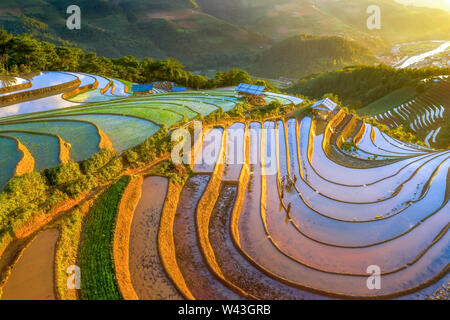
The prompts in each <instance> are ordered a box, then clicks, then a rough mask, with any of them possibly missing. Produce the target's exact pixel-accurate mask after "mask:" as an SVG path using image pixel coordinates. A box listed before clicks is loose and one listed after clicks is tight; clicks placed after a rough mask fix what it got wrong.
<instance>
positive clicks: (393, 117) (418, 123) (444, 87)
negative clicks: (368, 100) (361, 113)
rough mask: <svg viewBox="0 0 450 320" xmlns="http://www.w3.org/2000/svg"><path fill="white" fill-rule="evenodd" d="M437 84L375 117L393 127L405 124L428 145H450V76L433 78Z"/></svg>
mask: <svg viewBox="0 0 450 320" xmlns="http://www.w3.org/2000/svg"><path fill="white" fill-rule="evenodd" d="M431 81H433V82H434V83H433V86H432V87H431V88H430V89H429V90H427V91H426V92H424V93H422V94H420V95H418V96H416V97H414V98H412V99H411V100H408V101H406V102H404V103H402V104H401V105H398V106H396V107H395V108H392V109H389V110H388V111H386V112H384V113H380V114H376V115H375V116H374V118H375V119H376V120H377V121H378V122H380V123H383V124H386V125H387V126H388V127H390V128H395V127H398V126H404V127H406V128H408V129H410V130H412V131H413V132H414V133H415V134H417V135H418V136H419V137H420V138H421V139H423V140H424V141H425V143H426V144H427V145H428V146H433V147H436V148H448V147H449V132H450V131H449V130H450V128H449V123H450V121H449V110H450V81H449V79H448V78H447V77H441V78H435V79H432V80H431Z"/></svg>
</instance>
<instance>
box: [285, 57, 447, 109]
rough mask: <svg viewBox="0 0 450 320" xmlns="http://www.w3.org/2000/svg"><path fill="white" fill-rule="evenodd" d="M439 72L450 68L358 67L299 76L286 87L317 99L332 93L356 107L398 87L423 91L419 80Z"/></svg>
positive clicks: (445, 71)
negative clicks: (292, 83)
mask: <svg viewBox="0 0 450 320" xmlns="http://www.w3.org/2000/svg"><path fill="white" fill-rule="evenodd" d="M442 74H450V69H442V68H422V69H394V68H391V67H388V66H384V65H380V66H376V67H369V66H361V67H353V68H346V69H343V70H336V71H331V72H326V73H320V74H316V75H311V76H308V77H305V78H302V79H300V80H299V81H298V83H297V84H295V85H294V86H292V87H291V88H289V89H288V92H289V93H301V94H304V95H305V96H309V97H312V98H316V99H319V98H321V97H322V96H323V95H324V94H327V93H333V94H335V95H338V96H339V98H340V99H341V100H342V102H343V103H344V104H345V105H349V106H352V107H353V108H355V109H358V108H361V107H363V106H365V105H368V104H370V103H371V102H374V101H376V100H378V99H380V98H382V97H384V96H386V95H387V94H389V93H391V92H393V91H395V90H397V89H400V88H404V87H413V88H416V90H417V92H418V93H420V92H421V91H423V90H424V88H423V86H424V84H423V83H422V81H421V80H422V79H424V78H427V77H430V76H433V75H442Z"/></svg>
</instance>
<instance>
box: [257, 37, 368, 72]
mask: <svg viewBox="0 0 450 320" xmlns="http://www.w3.org/2000/svg"><path fill="white" fill-rule="evenodd" d="M374 62H376V58H375V57H374V56H373V54H372V53H371V52H370V51H369V50H368V49H367V48H366V47H364V46H362V45H360V44H358V43H357V42H356V41H351V40H347V39H345V38H343V37H338V36H313V35H298V36H294V37H291V38H289V39H286V40H284V41H282V42H280V43H278V44H275V45H274V46H273V47H272V48H270V49H268V50H267V51H266V52H265V53H263V54H262V55H261V56H260V57H259V58H258V60H257V62H256V63H255V64H254V65H252V66H251V67H250V68H249V70H250V71H251V72H252V74H255V75H258V76H263V77H271V78H276V77H280V76H284V77H289V78H301V77H303V76H305V75H308V74H312V73H317V72H322V71H324V70H328V71H330V70H336V69H341V68H344V67H347V66H352V65H360V64H373V63H374Z"/></svg>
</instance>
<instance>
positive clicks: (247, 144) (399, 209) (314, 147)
mask: <svg viewBox="0 0 450 320" xmlns="http://www.w3.org/2000/svg"><path fill="white" fill-rule="evenodd" d="M386 1H387V0H386ZM119 2H120V1H117V3H119ZM136 2H139V1H136ZM174 2H175V1H174ZM187 2H189V4H188V5H185V4H183V5H180V7H177V6H174V8H176V9H173V11H172V7H168V8H165V7H164V5H163V4H161V5H160V6H161V8H162V9H165V10H162V9H161V10H156V9H155V10H153V9H152V10H149V11H147V12H145V14H144V11H145V10H144V9H145V8H146V7H145V5H144V4H142V7H139V6H136V7H133V8H134V9H135V11H136V12H137V13H136V16H135V19H136V21H137V22H136V23H141V24H140V26H141V27H142V28H143V30H147V29H145V26H147V25H146V24H145V23H153V24H155V25H152V26H153V27H155V28H156V26H159V27H158V28H160V29H158V30H166V29H164V28H169V29H170V28H175V29H176V30H178V31H177V32H178V33H179V34H178V36H179V37H181V38H176V37H175V36H173V35H172V37H173V39H178V40H179V45H180V49H179V50H180V51H183V50H187V49H186V47H185V44H186V42H184V41H182V40H180V39H184V38H183V37H184V36H186V37H187V36H188V35H189V34H192V33H195V32H199V31H198V30H199V28H202V27H204V26H205V25H208V24H212V23H213V22H211V21H209V19H213V20H214V19H216V20H214V21H215V22H214V23H217V24H219V26H222V27H223V28H219V27H217V29H220V30H221V32H225V31H227V29H226V28H231V29H232V32H235V33H236V37H235V38H236V39H238V38H239V39H241V40H242V39H244V38H245V37H249V38H245V39H246V40H245V42H251V41H254V42H252V45H251V48H253V49H255V48H257V47H259V48H260V49H258V50H261V53H259V54H258V58H255V59H253V60H251V61H252V62H251V63H250V62H248V61H247V60H245V59H246V58H245V59H244V58H243V60H242V61H239V62H237V61H238V60H237V57H238V56H242V51H239V50H241V49H242V50H243V51H245V50H247V49H248V48H247V49H246V48H242V47H239V44H238V43H230V47H233V49H236V50H237V51H236V54H235V55H232V54H230V53H229V52H227V53H224V56H221V55H219V54H218V53H215V52H212V53H211V55H209V56H208V55H205V56H204V59H205V64H208V67H206V66H205V68H204V69H202V68H200V67H199V65H198V61H197V60H195V59H192V60H191V58H192V57H194V56H196V53H195V52H194V51H195V50H196V48H195V45H192V47H193V48H192V52H189V55H190V54H192V56H189V57H191V58H189V59H188V58H186V67H185V65H184V62H183V63H181V62H180V61H179V60H177V59H175V58H171V57H170V56H169V54H171V53H173V52H171V51H170V50H171V48H172V47H171V45H168V44H165V45H163V44H161V43H159V42H158V41H157V40H154V43H153V44H151V45H150V44H147V45H148V46H146V47H145V48H144V47H140V46H141V45H142V43H141V42H139V41H137V40H133V41H132V40H130V43H129V46H128V47H129V49H130V50H136V52H137V51H138V50H141V49H142V50H144V49H146V50H147V49H148V50H156V49H154V48H153V45H155V46H157V45H158V46H159V47H158V48H159V49H158V50H159V51H158V50H156V51H155V52H157V54H156V53H155V54H154V56H156V57H158V58H155V59H153V58H142V59H141V58H135V57H134V56H131V55H127V56H124V55H123V56H122V55H121V57H120V58H108V57H107V54H106V55H105V56H101V55H99V56H97V53H94V52H90V51H87V50H86V49H85V48H86V45H87V44H86V43H85V42H80V43H81V44H82V45H83V46H80V47H83V48H84V49H78V48H77V47H75V46H74V44H75V42H76V41H77V40H76V39H77V38H76V37H73V38H70V37H69V38H70V41H69V40H67V42H65V41H66V40H64V37H63V36H62V34H63V33H62V34H58V36H57V33H55V34H52V33H51V32H53V31H55V30H57V29H56V28H54V27H53V25H52V23H51V22H49V24H48V25H47V27H46V28H44V27H43V26H41V28H42V30H41V29H39V30H40V31H42V32H40V33H34V34H33V35H31V34H29V35H28V34H21V35H15V34H14V35H13V34H12V33H11V34H10V33H8V32H6V31H5V30H3V29H2V28H3V22H4V21H3V20H2V19H3V18H2V17H1V12H2V11H1V10H2V6H1V5H0V300H340V299H350V300H382V299H383V300H384V299H386V300H387V299H396V300H448V298H449V296H450V295H449V289H450V274H449V271H450V233H449V232H448V231H449V227H450V219H449V218H450V202H449V201H450V137H449V132H450V127H449V124H450V68H449V67H443V66H439V67H437V66H436V64H434V65H431V66H427V65H424V66H423V67H421V68H415V67H414V68H409V67H405V68H403V67H398V66H400V65H401V62H402V61H407V59H408V56H407V54H408V55H412V54H414V53H411V52H412V51H411V50H412V49H409V50H406V49H401V47H402V45H400V44H399V43H401V42H405V43H406V41H407V40H408V39H409V38H408V37H412V36H411V33H412V31H411V33H407V32H406V31H404V32H405V34H406V33H407V34H408V37H406V36H405V37H404V38H401V39H400V38H398V39H397V38H396V37H397V36H396V37H394V36H393V35H392V34H390V33H387V32H386V33H383V32H384V30H383V31H380V33H379V34H377V35H376V36H372V34H370V33H368V34H370V37H372V38H370V41H369V40H367V38H368V37H369V36H367V37H366V36H364V35H361V32H360V31H358V29H356V27H355V26H353V25H352V24H351V22H350V21H347V20H345V19H344V18H343V17H342V16H341V15H340V14H342V15H344V16H345V12H344V13H342V12H340V11H339V10H337V9H336V10H337V12H336V17H338V18H339V19H340V20H338V18H334V19H336V20H333V21H334V22H333V24H336V26H335V27H336V28H344V27H343V25H344V22H345V24H346V26H347V27H348V28H350V26H352V28H354V30H353V29H352V30H353V31H348V32H349V33H350V34H351V35H352V37H353V38H352V39H351V40H344V39H342V38H340V36H337V35H336V36H329V35H328V34H327V35H317V34H315V35H311V36H305V35H301V36H297V37H293V38H292V39H291V40H289V41H288V42H286V43H284V42H283V43H281V44H280V43H277V42H276V41H275V40H274V39H272V38H271V40H270V41H272V40H273V41H274V42H270V41H269V40H268V39H269V38H268V37H262V36H261V35H260V34H259V33H254V32H253V31H251V30H252V25H253V23H255V25H256V27H255V26H254V25H253V26H254V28H257V27H258V26H260V25H259V24H256V22H255V21H254V20H252V19H250V18H249V19H248V23H247V24H246V25H245V28H244V27H242V29H237V28H238V27H236V26H234V25H232V22H230V21H228V20H227V22H223V25H222V22H221V21H222V20H219V19H218V18H215V16H216V15H217V12H216V11H217V10H219V11H220V10H221V9H220V8H222V7H220V4H217V7H216V6H212V7H208V6H207V5H206V4H205V1H187ZM197 2H198V3H197ZM213 2H214V3H216V1H213ZM237 2H239V1H237ZM269 2H270V1H267V3H269ZM344 2H345V3H347V2H348V1H347V0H346V1H344ZM350 2H351V1H350ZM387 2H389V3H390V2H391V1H387ZM392 2H393V1H392ZM14 3H15V2H14V1H11V2H10V5H9V6H8V7H7V8H6V9H4V10H6V11H5V12H6V13H5V14H7V15H8V16H7V19H6V18H5V21H6V22H4V25H5V26H7V27H8V26H9V27H11V26H13V27H11V28H13V29H14V28H18V30H22V29H20V28H19V26H21V25H20V24H18V23H19V22H18V21H22V20H23V19H25V20H24V21H25V22H26V23H25V24H24V26H28V27H29V26H33V25H39V23H38V22H39V19H38V17H39V14H37V13H35V14H34V15H33V14H31V13H30V12H33V10H34V9H33V10H32V9H29V8H28V9H24V11H23V12H24V15H23V16H20V15H19V13H20V12H22V11H20V10H19V9H17V8H15V7H14ZM93 3H97V2H96V1H93ZM323 3H328V2H327V1H323ZM323 3H322V2H321V1H318V4H317V6H316V5H310V3H309V2H307V1H305V2H304V1H298V3H293V2H292V1H285V2H283V4H277V5H274V7H273V8H276V11H274V10H275V9H273V8H272V7H264V8H263V7H261V8H260V7H258V8H259V9H260V11H256V9H255V12H266V13H267V16H265V17H266V18H267V19H268V21H269V18H271V19H276V20H275V21H278V20H279V19H280V18H281V17H280V15H281V14H286V15H287V14H289V12H288V11H292V10H294V9H295V10H294V11H295V12H294V16H295V18H299V17H304V16H306V17H309V15H311V14H313V16H314V19H322V16H323V15H326V16H327V17H328V16H329V15H330V16H331V13H330V12H331V10H332V9H333V8H335V7H339V4H336V3H334V2H333V4H329V5H330V7H329V8H328V11H327V10H325V9H324V6H325V5H324V4H323ZM395 3H397V2H395ZM114 5H116V4H114ZM131 5H132V4H131V3H130V6H131ZM133 5H135V4H133ZM265 5H267V6H268V4H265ZM397 5H398V7H395V8H397V9H398V10H403V9H401V8H403V7H404V6H403V5H400V4H396V6H397ZM36 6H37V5H36ZM55 6H56V5H55ZM102 6H107V4H102ZM111 6H113V4H111ZM224 6H225V5H224ZM230 6H231V5H230ZM261 6H262V5H261ZM206 7H208V10H206V9H205V8H206ZM32 8H35V9H36V8H37V7H32ZM117 8H119V7H117ZM139 8H141V9H142V12H143V13H142V16H139V14H138V13H139ZM271 8H272V9H271ZM289 8H293V9H292V10H291V9H289ZM405 8H406V7H405ZM203 9H204V11H202V10H203ZM263 9H264V10H263ZM350 9H351V10H352V12H353V11H354V12H356V11H357V7H356V5H355V7H351V8H350ZM17 10H19V13H17V12H18V11H17ZM30 10H31V11H30ZM36 10H37V9H36ZM242 10H244V9H242ZM333 10H334V9H333ZM342 10H343V9H342ZM404 10H406V9H404ZM408 10H412V9H408ZM424 10H425V9H424ZM435 10H438V9H435ZM112 12H119V11H112ZM227 12H228V11H227ZM229 12H235V11H233V10H232V9H231V8H229ZM243 12H246V11H243ZM401 12H403V11H401ZM408 12H409V11H408ZM26 15H30V16H32V17H34V18H27V16H26ZM217 16H218V17H221V19H222V18H223V19H225V18H224V17H223V16H220V15H217ZM88 17H89V16H88ZM122 18H123V17H122ZM122 18H120V19H119V18H117V21H118V24H119V25H120V26H118V27H117V28H119V27H120V28H123V30H125V29H126V28H125V22H124V20H123V19H122ZM290 18H291V19H293V17H290ZM20 19H22V20H20ZM26 19H32V20H26ZM33 19H35V20H33ZM89 19H90V18H89ZM111 19H112V18H111ZM130 19H131V18H130ZM239 19H242V17H241V16H240V15H239V16H237V17H235V20H233V21H234V22H235V23H236V25H238V26H241V24H239V23H238V22H236V21H240V20H239ZM417 20H420V19H417ZM423 20H425V18H423ZM2 21H3V22H2ZM92 21H95V20H92ZM291 21H292V20H291ZM319 21H322V20H319ZM336 21H340V22H339V23H336ZM260 23H262V22H260ZM267 23H268V22H267ZM320 25H321V24H318V26H320ZM322 25H323V23H322ZM163 26H164V28H163ZM225 26H226V27H225ZM430 26H431V23H430ZM263 27H264V28H267V25H266V22H265V23H264V24H261V28H262V29H261V30H265V29H264V28H263ZM294 27H295V28H300V30H303V29H302V28H303V27H302V25H301V24H293V25H292V28H294ZM347 27H346V28H347ZM24 28H25V27H24ZM88 28H93V30H95V32H98V34H101V35H102V36H103V37H107V36H108V33H107V32H106V31H105V32H104V33H100V31H99V30H100V27H98V28H97V27H95V24H89V27H88ZM233 28H234V29H233ZM239 28H240V27H239ZM317 28H318V27H317ZM179 29H181V30H182V31H180V30H179ZM14 30H15V29H14ZM43 30H46V31H45V32H44V31H43ZM89 30H90V29H89ZM170 30H171V29H170ZM200 30H202V29H200ZM206 30H207V31H208V30H209V32H211V29H206ZM238 30H239V32H238ZM277 30H278V29H277ZM279 30H284V31H283V32H281V31H279V32H274V33H273V34H271V36H272V37H275V34H279V33H281V34H283V35H285V36H286V33H287V32H288V30H291V29H288V28H287V27H286V26H283V25H282V24H281V23H280V25H279ZM308 30H309V27H308ZM311 30H312V29H311ZM314 30H315V29H314ZM344 30H347V29H344ZM349 30H350V29H349ZM439 30H440V29H439ZM90 31H92V30H90ZM166 31H167V30H166ZM172 31H173V30H172ZM172 31H171V32H172ZM228 31H229V30H228ZM316 31H317V30H316ZM335 31H336V33H337V34H340V33H342V32H341V31H342V30H341V29H338V30H335ZM55 32H56V31H55ZM92 32H93V33H94V34H95V32H94V31H92ZM108 32H109V31H108ZM123 32H125V31H123ZM167 32H169V31H167ZM173 32H175V31H173ZM230 32H231V31H230ZM436 32H438V31H436ZM181 33H183V34H187V35H183V36H181V35H180V34H181ZM399 33H400V32H399ZM437 34H438V35H439V36H441V34H440V33H437ZM50 35H51V38H49V39H47V38H46V37H50ZM59 35H61V38H59ZM209 36H210V37H211V38H214V37H217V39H219V38H220V39H222V40H223V38H224V37H225V35H223V34H220V35H219V31H217V33H208V32H205V39H204V41H205V43H206V42H207V41H210V40H211V39H210V38H208V37H209ZM260 36H261V37H262V38H260ZM279 36H280V35H279ZM42 37H44V40H42V41H41V38H42ZM253 37H254V38H253ZM358 37H361V38H359V40H358ZM381 37H384V38H383V39H384V40H383V41H382V40H380V39H379V38H381ZM398 37H400V36H398ZM423 37H425V36H423ZM37 39H40V40H37ZM95 39H98V38H94V40H92V41H95ZM123 39H125V38H124V36H123V35H121V36H120V37H118V41H119V42H120V41H123ZM217 39H216V40H217ZM262 39H263V40H264V41H263V40H262ZM355 39H357V40H358V41H359V42H361V43H365V44H367V46H368V47H369V48H371V49H370V50H372V49H373V47H376V46H377V45H382V44H383V45H386V47H387V46H388V44H389V45H391V44H392V46H393V44H397V46H396V47H394V48H396V49H395V50H394V51H395V52H394V53H392V54H391V55H389V56H388V53H389V52H390V49H391V47H392V46H391V47H389V48H388V49H386V48H385V51H383V52H377V54H376V55H375V54H374V53H372V52H371V51H370V50H369V49H367V50H366V49H364V48H362V47H361V46H360V44H359V43H356V42H357V41H356V40H355ZM363 39H365V40H363ZM386 39H388V40H389V41H388V40H386ZM222 40H221V41H222ZM366 40H367V42H364V41H366ZM428 40H429V39H428V38H427V39H425V40H423V43H422V42H418V44H420V46H419V47H420V49H423V50H428V49H433V48H435V46H436V45H434V46H433V45H430V43H427V42H426V41H428ZM47 41H49V42H47ZM55 41H56V43H59V44H54V42H55ZM79 41H81V40H79ZM98 41H100V40H98ZM186 41H187V40H186ZM217 41H219V40H217ZM224 41H225V40H224ZM236 41H237V40H236ZM347 41H348V42H347ZM377 41H379V42H377ZM421 41H422V40H421ZM429 41H431V40H429ZM442 41H444V40H442ZM187 42H189V41H187ZM269 42H270V44H269ZM208 43H209V42H208ZM317 43H320V44H317ZM325 43H327V44H329V43H331V44H330V45H329V46H328V45H325ZM386 43H388V44H386ZM439 43H441V42H439ZM432 44H434V43H432ZM66 45H67V46H66ZM209 45H211V43H209ZM278 45H280V46H281V49H276V46H278ZM371 45H373V47H371ZM133 46H134V48H131V47H133ZM234 46H236V47H234ZM268 46H271V47H272V49H273V50H272V51H271V50H270V49H269V50H268V51H267V52H266V51H264V52H262V50H265V49H266V47H268ZM290 46H292V50H293V51H295V50H299V51H298V52H300V53H301V54H305V55H304V56H302V58H299V59H300V60H301V61H299V62H298V63H297V62H296V63H294V64H293V65H289V64H287V63H288V62H286V65H284V66H283V68H285V69H289V71H290V72H292V73H291V74H289V77H288V76H286V78H285V77H284V76H283V75H279V74H276V73H274V74H268V73H264V72H260V70H258V66H261V65H264V63H267V61H273V60H270V59H272V58H273V57H270V55H271V53H274V52H275V53H276V54H277V55H278V54H279V55H281V53H283V52H285V51H286V50H285V49H286V48H291V47H290ZM298 46H300V47H301V46H305V47H307V48H308V49H307V50H303V49H298V48H299V47H298ZM416 46H417V44H416ZM238 47H239V48H240V49H239V50H238V49H237V48H238ZM336 47H338V48H339V50H337V49H336V51H339V52H341V51H346V50H348V51H349V52H351V53H352V54H351V55H346V54H343V56H345V58H344V57H342V58H333V59H332V60H330V61H328V60H327V61H326V62H324V61H325V60H323V61H316V60H314V59H313V58H311V57H310V58H311V59H312V60H306V57H307V54H309V53H313V54H312V56H314V55H316V54H317V55H318V54H319V53H321V52H322V51H326V50H325V49H326V48H328V49H327V50H332V49H330V48H336ZM2 48H7V49H4V54H3V55H2V52H3V51H2V50H3V49H2ZM108 48H109V49H108ZM108 48H105V50H107V49H108V50H112V49H111V48H110V47H108ZM143 48H144V49H143ZM274 48H275V49H274ZM413 48H414V47H413ZM97 49H98V48H97ZM163 49H164V50H166V51H165V52H163ZM117 50H119V49H117ZM120 50H122V49H120ZM248 50H250V49H248ZM255 50H256V49H255ZM373 50H375V49H373ZM386 52H388V53H386ZM382 53H385V56H384V57H383V59H384V60H383V59H382V58H380V56H381V54H382ZM402 53H403V56H402V55H401V54H402ZM119 54H121V51H120V52H119V51H117V52H115V51H114V53H111V56H118V55H119ZM158 54H161V58H159V56H158ZM336 54H338V53H336ZM358 54H359V55H360V56H361V57H364V58H361V60H358V58H356V56H358ZM420 54H421V55H423V52H422V51H421V52H420ZM440 54H441V52H440ZM173 55H174V56H175V54H173ZM200 58H201V57H200V56H199V59H200ZM275 58H276V59H275V60H277V61H276V62H277V63H278V62H279V61H282V62H279V63H284V62H285V61H288V60H289V59H285V60H283V59H284V58H281V57H280V58H279V59H278V56H277V57H275ZM303 58H305V59H303ZM409 58H410V59H413V60H414V56H413V57H412V58H411V57H409ZM202 59H203V58H202ZM323 59H328V58H323ZM439 59H443V61H444V60H445V56H444V58H442V56H439ZM303 60H305V61H303ZM391 60H395V61H394V62H395V63H394V62H393V63H392V64H391V65H386V64H384V63H382V62H381V61H391ZM416 60H417V61H418V62H417V63H419V62H420V63H424V64H425V62H424V61H422V60H420V59H418V58H417V59H415V61H416ZM419 60H420V61H419ZM214 61H215V62H217V64H218V65H217V66H214V68H216V67H217V69H214V68H213V67H209V65H210V64H211V65H213V63H214ZM374 61H377V62H374ZM322 62H323V63H322ZM222 63H223V64H222ZM234 63H236V64H238V65H239V66H241V65H244V66H245V67H248V70H251V71H249V72H251V74H252V75H250V73H248V72H247V71H244V69H241V68H240V67H239V68H232V67H230V68H225V67H224V66H225V65H226V66H228V65H230V66H234ZM363 63H364V64H363ZM302 64H305V65H307V66H306V67H305V68H304V69H302V66H301V65H302ZM324 66H326V67H324ZM330 66H332V67H330ZM270 67H271V68H268V70H269V69H272V70H273V69H276V68H278V66H277V64H275V63H274V64H271V65H270ZM322 67H323V69H321V70H319V69H320V68H322ZM187 70H190V71H187ZM205 72H207V73H208V74H212V73H214V74H215V75H214V76H212V77H207V76H205V75H204V74H205ZM267 72H269V71H267ZM258 75H260V76H261V77H258ZM271 78H273V79H275V80H277V79H278V78H279V79H278V81H279V83H282V84H283V86H279V87H276V86H274V85H273V84H272V82H271V80H269V79H271ZM294 78H295V79H294ZM286 83H289V85H285V84H286ZM186 308H187V304H186ZM187 312H188V311H187V310H186V313H187Z"/></svg>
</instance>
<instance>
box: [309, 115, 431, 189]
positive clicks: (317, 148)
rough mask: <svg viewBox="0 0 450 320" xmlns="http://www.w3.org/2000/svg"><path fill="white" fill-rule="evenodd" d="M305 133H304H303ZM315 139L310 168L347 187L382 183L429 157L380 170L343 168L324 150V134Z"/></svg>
mask: <svg viewBox="0 0 450 320" xmlns="http://www.w3.org/2000/svg"><path fill="white" fill-rule="evenodd" d="M303 125H304V126H307V127H309V126H310V125H311V118H309V117H306V118H304V119H303V120H302V123H301V126H303ZM303 132H304V131H302V133H303ZM311 134H312V135H313V137H314V139H313V142H312V143H313V145H312V147H313V149H314V152H313V156H312V159H309V158H308V160H309V161H310V166H311V167H312V168H314V170H315V171H316V173H317V174H318V175H320V176H321V177H322V178H323V179H327V180H329V181H330V182H332V183H335V184H341V185H347V186H361V187H362V186H364V185H369V184H372V183H375V182H377V181H380V180H381V179H383V178H386V177H390V176H392V175H395V174H396V173H398V171H399V170H401V169H402V168H404V167H405V166H407V165H409V164H411V163H413V162H415V161H417V160H418V159H421V158H424V157H427V155H422V156H419V157H412V158H408V159H406V160H401V161H398V162H396V163H393V164H390V165H386V166H383V167H380V168H369V169H353V168H347V167H343V166H341V165H339V164H337V163H335V162H333V161H332V160H330V159H329V158H328V157H327V155H326V154H325V153H324V151H323V148H322V141H323V134H320V135H314V133H311Z"/></svg>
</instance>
